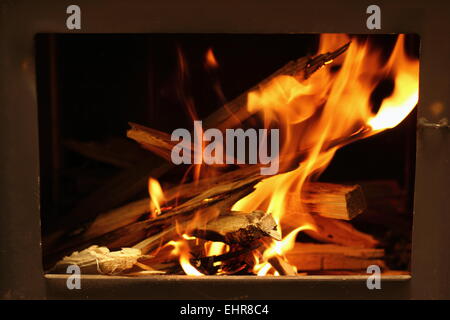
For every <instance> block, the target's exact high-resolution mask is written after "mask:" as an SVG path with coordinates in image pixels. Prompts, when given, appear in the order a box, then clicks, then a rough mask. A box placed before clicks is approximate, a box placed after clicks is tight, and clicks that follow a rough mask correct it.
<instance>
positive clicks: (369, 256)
mask: <svg viewBox="0 0 450 320" xmlns="http://www.w3.org/2000/svg"><path fill="white" fill-rule="evenodd" d="M383 257H384V250H383V249H372V248H370V249H369V248H354V247H343V246H337V245H330V244H313V243H299V242H298V243H296V244H295V247H294V249H292V250H291V251H289V252H288V253H287V254H286V258H287V259H288V261H289V263H291V264H293V265H295V266H296V267H297V269H298V270H299V271H308V272H314V271H325V270H366V269H367V267H368V266H370V265H378V266H380V268H385V263H384V261H383V260H382V258H383Z"/></svg>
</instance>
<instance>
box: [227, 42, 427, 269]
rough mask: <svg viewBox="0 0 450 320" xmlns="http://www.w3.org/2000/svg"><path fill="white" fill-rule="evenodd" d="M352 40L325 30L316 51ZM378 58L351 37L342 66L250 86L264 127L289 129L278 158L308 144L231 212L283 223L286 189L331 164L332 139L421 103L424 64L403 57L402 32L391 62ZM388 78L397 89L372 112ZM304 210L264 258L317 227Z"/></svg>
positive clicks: (251, 106) (396, 117) (252, 105)
mask: <svg viewBox="0 0 450 320" xmlns="http://www.w3.org/2000/svg"><path fill="white" fill-rule="evenodd" d="M349 40H350V39H349V37H348V36H346V35H332V34H324V35H322V37H321V43H320V45H319V53H325V52H329V51H334V50H336V49H337V48H339V47H340V46H342V45H344V44H345V43H347V42H348V41H349ZM381 61H382V59H381V55H380V52H378V51H374V50H373V49H372V48H370V47H369V45H368V43H358V42H357V41H353V42H352V43H351V44H350V46H349V48H348V50H347V52H346V53H344V54H343V55H341V56H339V57H338V58H337V59H335V61H333V64H335V65H341V68H340V70H339V71H338V72H332V71H331V70H330V69H329V68H323V70H320V71H319V72H316V73H314V74H313V75H312V76H311V77H310V78H308V79H306V80H301V81H300V80H298V79H297V78H294V77H291V76H287V75H282V76H278V77H276V78H274V79H273V80H271V81H270V82H269V83H268V84H266V85H265V86H263V87H260V88H258V89H256V90H255V91H253V92H250V93H249V95H248V100H247V102H248V103H247V109H248V110H249V112H261V115H262V117H263V119H264V124H265V126H266V127H268V126H269V125H271V124H273V123H276V124H278V126H279V127H280V128H281V129H282V130H283V132H284V134H285V138H284V141H283V142H284V145H283V146H282V148H281V152H280V155H279V157H280V159H284V158H285V157H286V156H288V155H292V154H295V152H297V151H299V150H307V155H306V158H305V159H304V160H303V161H302V162H301V163H300V164H299V167H298V168H297V169H295V170H292V171H289V172H287V173H283V174H278V175H276V176H272V177H269V178H267V179H265V180H263V181H261V182H260V183H259V184H257V185H256V187H255V191H254V192H253V193H251V194H249V195H248V196H246V197H245V198H243V199H240V200H239V201H238V202H236V203H235V204H234V205H233V207H232V210H238V211H245V212H251V211H253V210H265V211H267V212H271V213H272V214H273V216H274V218H275V219H276V220H277V222H279V223H281V225H283V217H284V216H285V212H286V211H287V210H288V208H285V203H286V201H285V197H286V195H287V194H288V193H289V192H295V193H297V194H299V195H300V194H301V190H302V187H303V186H304V184H305V183H307V182H308V181H309V180H311V179H314V178H315V177H317V175H318V174H320V173H321V172H322V171H323V170H324V169H325V168H326V166H327V165H328V164H329V162H330V161H331V160H332V158H333V156H334V153H335V151H336V150H337V148H338V146H331V147H329V144H330V142H331V141H335V140H338V139H343V138H346V137H350V136H352V135H353V134H354V133H355V132H357V131H359V130H361V129H364V134H363V135H361V136H360V138H364V137H368V136H370V135H373V134H376V133H378V132H380V131H382V130H385V129H388V128H392V127H395V126H396V125H398V124H399V123H400V122H401V121H402V120H403V119H404V118H405V117H406V116H407V115H408V114H409V113H410V112H411V110H413V108H414V107H415V105H416V104H417V101H418V78H419V77H418V72H419V63H418V61H417V60H413V59H410V58H408V57H407V56H406V54H405V51H404V36H403V35H400V36H399V37H398V39H397V43H396V45H395V47H394V49H393V51H392V54H391V56H390V59H389V60H388V62H387V63H385V64H384V65H383V63H382V62H381ZM387 77H391V78H393V80H394V90H393V93H392V95H391V96H389V97H388V98H386V99H384V100H383V102H382V104H381V107H380V109H379V111H378V112H377V113H376V114H373V112H372V105H371V102H370V97H371V94H372V92H373V90H374V89H375V88H376V86H377V85H378V83H379V82H380V81H381V80H383V79H385V78H387ZM344 141H345V140H344ZM343 144H345V143H343ZM305 213H307V211H306V210H305ZM302 216H304V218H303V221H296V224H297V225H298V226H300V227H299V228H297V229H295V230H294V231H293V232H294V233H291V234H290V235H289V236H287V237H285V238H284V239H283V241H280V242H274V243H273V244H272V246H270V247H269V248H268V249H267V250H266V252H265V253H264V255H263V257H264V260H266V259H267V258H268V257H270V256H271V255H273V254H275V253H277V254H280V253H284V252H286V250H289V248H290V247H291V246H292V245H293V243H294V240H293V239H295V236H294V234H295V235H296V234H297V232H299V231H300V230H302V228H304V227H305V228H311V227H312V226H313V221H312V219H311V218H310V216H309V215H308V214H305V215H302ZM291 235H292V236H291ZM269 270H270V266H269V267H268V266H267V265H266V264H265V263H264V262H261V263H259V264H258V265H257V266H256V267H255V272H257V274H258V275H263V274H267V272H268V271H269Z"/></svg>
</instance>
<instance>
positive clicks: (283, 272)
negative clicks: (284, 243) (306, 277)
mask: <svg viewBox="0 0 450 320" xmlns="http://www.w3.org/2000/svg"><path fill="white" fill-rule="evenodd" d="M268 261H269V263H270V264H271V265H272V267H273V268H274V269H275V270H276V271H278V273H279V274H280V276H296V275H297V270H296V269H295V267H294V266H292V265H291V264H290V263H289V262H287V261H285V260H284V259H283V258H282V257H280V256H277V255H276V256H273V257H270V258H269V260H268Z"/></svg>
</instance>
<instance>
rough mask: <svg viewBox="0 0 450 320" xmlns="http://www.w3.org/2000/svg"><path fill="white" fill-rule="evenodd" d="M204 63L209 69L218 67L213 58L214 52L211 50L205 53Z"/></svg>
mask: <svg viewBox="0 0 450 320" xmlns="http://www.w3.org/2000/svg"><path fill="white" fill-rule="evenodd" d="M205 61H206V65H207V66H208V67H210V68H217V67H218V66H219V63H217V60H216V57H215V56H214V52H213V51H212V49H211V48H209V49H208V51H206V56H205Z"/></svg>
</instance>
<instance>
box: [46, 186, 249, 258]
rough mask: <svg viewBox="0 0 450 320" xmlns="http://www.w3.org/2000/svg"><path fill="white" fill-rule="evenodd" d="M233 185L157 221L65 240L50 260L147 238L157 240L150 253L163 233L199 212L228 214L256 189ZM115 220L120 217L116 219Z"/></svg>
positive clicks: (50, 252) (206, 194) (205, 194)
mask: <svg viewBox="0 0 450 320" xmlns="http://www.w3.org/2000/svg"><path fill="white" fill-rule="evenodd" d="M231 186H232V187H230V188H225V189H222V188H221V187H223V186H221V187H219V188H217V190H208V191H205V192H203V193H201V194H199V195H198V196H196V197H194V198H193V199H190V200H189V201H186V202H183V203H182V204H180V205H178V206H175V207H174V208H172V209H170V210H168V211H167V212H166V213H164V214H162V215H160V216H157V217H156V218H152V219H146V220H143V221H137V222H134V223H131V224H128V225H125V226H123V227H121V228H118V229H115V230H112V231H110V232H106V233H103V234H101V231H100V229H97V230H93V231H90V234H91V235H92V234H101V235H100V236H98V237H95V238H92V237H84V235H83V234H82V233H81V234H80V235H78V236H76V237H70V238H67V239H64V241H63V242H62V243H60V244H59V245H58V246H55V247H52V248H49V249H48V250H47V252H46V253H47V258H48V259H50V260H52V259H55V258H56V259H59V258H60V257H61V256H64V255H66V254H68V253H70V252H73V251H75V250H80V249H83V248H86V247H87V246H89V245H92V244H97V245H102V246H107V247H108V248H110V249H118V248H121V247H129V246H133V245H135V244H136V243H138V242H140V241H141V240H142V239H146V238H151V239H153V240H152V241H149V242H148V243H147V244H146V250H148V251H151V250H154V249H156V248H157V247H158V246H159V245H160V244H161V242H162V241H163V240H164V239H165V238H164V234H166V233H165V232H162V231H163V230H168V229H170V227H173V226H175V224H177V223H178V224H179V226H180V228H181V227H183V226H184V223H186V222H187V221H190V220H192V219H193V218H194V216H195V214H196V213H197V212H198V211H199V210H208V209H210V210H211V211H214V212H228V211H229V210H230V208H231V206H232V205H233V204H234V203H235V202H236V201H237V200H239V199H240V198H242V197H244V196H245V195H247V194H248V193H249V192H251V189H252V186H251V185H245V186H244V187H234V186H235V182H233V183H231ZM205 200H208V201H205ZM207 213H208V212H204V215H203V216H204V219H205V222H207V220H206V219H207V218H208V214H207ZM115 218H119V217H117V216H116V217H115ZM209 218H215V217H209ZM175 235H176V233H175V231H173V232H172V233H170V232H168V233H167V237H168V238H170V237H173V236H175ZM144 241H145V240H144ZM50 249H52V250H50ZM146 252H147V251H146Z"/></svg>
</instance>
